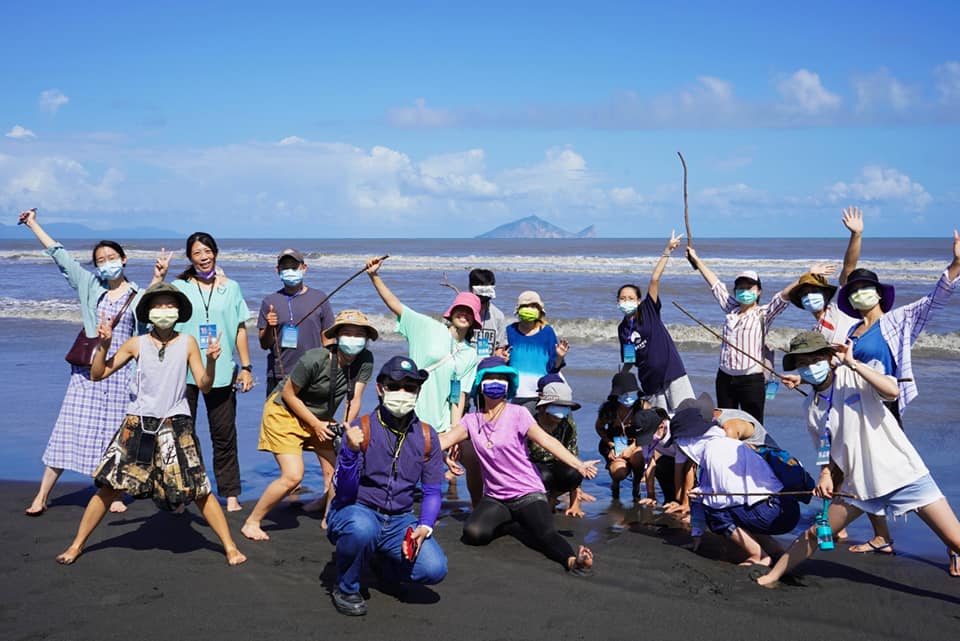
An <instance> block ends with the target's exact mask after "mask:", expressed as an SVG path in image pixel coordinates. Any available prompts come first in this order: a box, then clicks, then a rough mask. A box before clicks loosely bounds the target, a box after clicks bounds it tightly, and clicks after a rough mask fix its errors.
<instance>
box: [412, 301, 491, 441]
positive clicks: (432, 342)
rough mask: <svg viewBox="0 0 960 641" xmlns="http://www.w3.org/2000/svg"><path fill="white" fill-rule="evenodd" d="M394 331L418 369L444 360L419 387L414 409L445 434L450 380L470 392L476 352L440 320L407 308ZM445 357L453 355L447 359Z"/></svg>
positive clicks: (448, 421) (447, 421)
mask: <svg viewBox="0 0 960 641" xmlns="http://www.w3.org/2000/svg"><path fill="white" fill-rule="evenodd" d="M397 332H398V333H399V334H400V335H401V336H403V337H404V338H406V339H407V343H408V346H409V351H410V353H409V356H410V358H411V359H412V360H413V362H414V363H416V364H417V367H419V368H420V369H427V370H429V369H430V367H431V366H433V365H434V364H435V363H437V362H439V361H441V360H443V359H444V358H446V360H445V361H444V362H443V363H441V364H440V365H439V366H438V367H437V368H436V369H433V370H430V377H429V378H428V379H427V380H426V381H425V382H424V383H423V386H422V387H421V388H420V397H419V398H418V399H417V406H416V412H417V416H418V417H419V418H420V420H421V421H424V422H426V423H429V424H430V425H431V426H432V427H433V429H435V430H436V431H437V432H446V431H447V430H449V429H450V386H451V381H459V382H460V391H461V392H464V393H466V394H469V393H470V390H471V389H472V388H473V381H474V379H475V378H476V376H477V360H478V359H477V350H476V349H474V348H473V347H471V346H470V343H468V342H466V341H460V342H458V341H457V340H456V339H455V338H454V337H453V336H451V335H450V329H449V328H448V327H447V326H446V325H444V324H443V323H441V322H440V321H438V320H435V319H433V318H430V317H429V316H426V315H424V314H420V313H418V312H415V311H413V310H412V309H410V308H409V307H407V306H406V305H404V306H403V313H402V314H401V315H400V318H398V319H397ZM448 354H453V356H452V357H450V358H447V355H448Z"/></svg>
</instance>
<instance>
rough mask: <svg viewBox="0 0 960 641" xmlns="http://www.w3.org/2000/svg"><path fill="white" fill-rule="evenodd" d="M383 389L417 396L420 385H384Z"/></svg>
mask: <svg viewBox="0 0 960 641" xmlns="http://www.w3.org/2000/svg"><path fill="white" fill-rule="evenodd" d="M383 389H385V390H387V391H388V392H399V391H400V390H403V391H404V392H409V393H411V394H416V393H418V392H419V391H420V384H419V383H384V384H383Z"/></svg>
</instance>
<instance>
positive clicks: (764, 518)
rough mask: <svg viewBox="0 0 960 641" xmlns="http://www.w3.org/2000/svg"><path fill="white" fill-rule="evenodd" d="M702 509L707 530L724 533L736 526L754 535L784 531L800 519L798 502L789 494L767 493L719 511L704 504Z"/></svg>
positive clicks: (727, 534) (794, 525)
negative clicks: (747, 503) (751, 503)
mask: <svg viewBox="0 0 960 641" xmlns="http://www.w3.org/2000/svg"><path fill="white" fill-rule="evenodd" d="M703 511H704V515H705V516H706V522H707V527H708V528H710V531H711V532H713V533H714V534H724V535H726V536H730V535H731V534H733V531H734V530H736V529H737V528H738V527H739V528H743V529H744V530H746V531H747V532H752V533H754V534H786V533H787V532H789V531H791V530H792V529H793V528H795V527H796V526H797V522H798V521H799V520H800V504H799V503H798V502H797V499H796V498H794V497H792V496H771V497H770V498H769V499H766V500H763V501H758V502H756V503H754V504H753V505H737V506H735V507H728V508H724V509H722V510H718V509H716V508H711V507H709V506H704V510H703Z"/></svg>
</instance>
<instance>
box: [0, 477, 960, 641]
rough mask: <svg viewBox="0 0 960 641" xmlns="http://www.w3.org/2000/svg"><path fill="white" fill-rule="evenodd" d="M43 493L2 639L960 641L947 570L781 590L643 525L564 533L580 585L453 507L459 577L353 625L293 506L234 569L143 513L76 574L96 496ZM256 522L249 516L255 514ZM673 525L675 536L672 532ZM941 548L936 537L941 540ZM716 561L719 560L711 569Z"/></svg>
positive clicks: (810, 581)
mask: <svg viewBox="0 0 960 641" xmlns="http://www.w3.org/2000/svg"><path fill="white" fill-rule="evenodd" d="M35 489H36V488H35V486H34V484H33V483H22V482H14V481H8V482H0V506H2V507H0V509H2V515H3V524H2V526H0V531H2V536H3V541H4V544H5V547H4V552H3V554H2V555H0V576H2V585H0V638H2V639H4V640H6V641H14V640H27V639H55V640H60V639H63V640H66V639H71V640H73V639H78V640H83V639H90V640H94V639H96V640H107V639H123V640H125V641H126V640H129V639H161V638H163V639H202V640H204V641H219V640H230V641H235V640H243V639H284V640H295V639H321V638H324V639H364V640H374V639H418V640H423V639H445V638H463V639H512V640H513V639H549V640H551V641H555V640H558V639H636V638H648V639H757V640H764V641H766V640H768V639H777V640H778V641H779V640H785V639H813V638H818V639H820V638H827V637H832V638H836V639H844V640H846V639H898V640H903V639H948V638H954V637H955V636H956V632H957V630H958V629H960V580H958V579H951V578H950V577H949V576H948V575H947V573H946V572H945V568H946V555H945V554H944V562H943V564H942V565H933V564H931V563H929V562H927V561H924V560H921V559H916V558H908V557H903V556H898V557H879V556H875V555H854V554H851V553H849V552H847V551H846V550H845V548H844V549H840V548H838V550H837V551H835V552H832V553H820V554H818V556H816V557H815V558H814V559H813V560H811V561H809V562H807V563H806V564H804V565H802V566H801V567H800V569H799V570H800V572H801V573H802V576H800V577H799V578H798V579H797V581H796V584H795V585H782V586H781V587H779V588H778V589H775V590H764V589H762V588H759V587H758V586H756V585H755V584H753V583H752V582H751V581H750V580H749V579H748V577H747V570H746V569H745V568H738V567H736V566H733V565H731V564H729V563H726V562H722V561H719V560H716V559H715V557H717V556H718V555H719V553H720V549H721V546H722V541H721V540H720V539H717V538H715V537H710V538H708V539H707V540H706V543H705V547H704V550H703V552H704V555H697V554H693V553H692V552H691V551H689V550H688V549H685V548H684V547H683V546H684V544H687V543H689V537H688V536H687V535H686V534H685V533H684V532H682V531H680V530H677V529H673V528H669V527H664V526H663V525H660V526H658V525H656V521H653V522H652V517H651V515H650V514H648V513H638V512H637V511H636V510H626V511H625V512H624V513H623V515H622V516H621V515H615V514H612V513H611V514H605V515H603V516H600V517H597V518H594V519H589V520H577V519H569V518H566V517H557V524H558V528H559V529H560V530H561V532H562V533H563V534H564V535H566V536H569V538H570V540H571V543H572V544H574V545H576V544H578V543H581V542H587V544H588V545H590V546H591V547H592V548H593V550H594V553H595V554H596V566H595V572H594V575H593V576H591V577H587V578H575V577H571V576H567V575H566V574H565V573H564V572H563V570H562V569H560V567H559V566H557V565H555V564H553V563H551V562H550V561H548V560H546V559H545V558H544V557H542V556H541V555H540V554H538V553H536V552H534V551H532V550H529V549H527V548H525V547H524V546H523V545H522V544H520V543H519V542H517V541H515V540H513V539H509V538H502V539H498V540H497V541H495V542H494V543H492V544H491V545H489V546H487V547H485V548H472V547H467V546H465V545H463V544H461V543H460V541H459V536H460V530H461V522H462V520H463V518H464V516H465V515H464V514H463V512H462V511H461V510H460V509H459V505H460V504H458V503H456V502H450V501H448V502H446V503H445V505H444V516H443V518H442V519H441V521H440V523H439V525H438V527H437V529H436V534H435V536H436V537H437V538H438V540H439V541H440V543H441V545H442V547H443V549H444V551H445V552H446V554H447V557H448V561H449V574H448V576H447V579H446V580H445V581H444V582H443V583H441V584H440V585H438V586H434V587H432V588H425V587H411V588H408V589H405V590H404V591H402V592H401V593H397V594H395V593H394V592H393V591H392V590H387V591H383V590H381V589H380V587H379V584H378V582H377V579H376V577H375V576H373V575H369V576H368V577H367V578H368V581H367V585H369V589H368V593H369V599H368V606H369V614H368V615H367V616H366V617H361V618H350V617H345V616H342V615H340V614H338V613H337V612H336V611H335V610H334V608H333V605H332V604H331V602H330V597H329V589H330V588H331V587H332V585H333V581H334V579H335V572H334V569H333V565H332V563H331V558H332V557H331V555H332V551H333V547H332V546H331V544H330V543H329V542H328V541H327V539H326V537H325V535H324V534H323V532H322V531H321V529H320V521H319V517H317V516H315V515H313V514H307V513H305V512H303V511H302V509H300V507H299V506H298V505H297V504H291V503H284V504H282V505H281V506H280V507H278V508H277V510H275V511H274V512H273V513H272V514H271V517H270V518H268V519H267V520H265V521H264V526H265V530H266V531H267V532H268V533H269V534H270V536H271V537H272V540H271V541H269V542H265V543H254V542H251V541H247V540H246V539H243V538H242V536H241V535H240V525H241V524H242V522H243V518H244V516H243V514H244V513H243V512H241V513H239V514H230V515H228V520H229V522H230V526H231V530H232V532H233V534H234V536H236V537H238V539H237V540H238V543H239V545H240V547H241V550H242V551H243V552H244V553H245V554H246V555H247V557H248V559H249V560H248V562H247V563H246V564H244V565H242V566H239V567H236V568H230V567H228V566H227V565H226V563H225V561H224V556H223V552H222V549H221V548H220V546H219V543H218V542H217V540H216V537H215V536H214V535H213V533H212V532H211V531H210V529H209V528H208V527H207V526H206V524H205V523H204V522H203V520H202V519H201V518H200V516H199V512H198V510H197V508H196V507H195V506H191V507H190V508H189V509H188V511H187V513H186V514H183V515H174V514H168V513H161V512H158V511H157V510H156V508H155V507H154V505H153V503H152V502H150V501H138V502H135V503H134V504H132V505H131V506H130V509H129V510H128V511H127V512H126V513H124V514H119V515H113V514H108V515H107V517H106V518H105V519H104V521H103V523H102V524H101V525H100V527H99V528H98V529H97V530H96V531H95V532H94V534H93V536H92V537H91V539H90V542H89V545H88V547H87V549H86V551H85V553H84V554H83V555H82V556H81V557H80V558H79V559H78V560H77V562H76V564H74V565H73V566H69V567H66V566H60V565H58V564H57V563H56V562H54V556H56V555H57V554H58V553H60V552H61V551H63V550H64V548H66V546H67V545H68V544H69V543H70V541H71V539H72V537H73V535H74V532H75V530H76V526H77V524H78V522H79V519H80V515H81V513H82V510H83V506H84V505H85V504H86V501H87V500H88V499H89V497H90V495H91V493H92V490H91V489H90V488H89V487H86V486H83V485H79V484H64V485H62V486H58V487H57V488H56V489H55V490H54V496H53V500H52V502H51V506H50V509H49V510H48V511H47V512H46V513H45V514H44V515H43V516H42V517H39V518H27V517H25V516H23V515H22V510H23V508H24V507H25V506H26V505H27V504H28V503H29V500H30V499H31V498H32V496H33V493H34V492H35ZM250 507H252V504H251V503H248V504H247V506H246V509H247V510H249V509H250ZM659 521H660V522H662V523H663V524H669V522H668V521H663V520H662V519H660V520H659ZM931 536H932V535H931ZM711 557H713V558H711Z"/></svg>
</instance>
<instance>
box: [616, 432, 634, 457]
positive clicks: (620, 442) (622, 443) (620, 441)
mask: <svg viewBox="0 0 960 641" xmlns="http://www.w3.org/2000/svg"><path fill="white" fill-rule="evenodd" d="M629 445H630V443H629V442H628V441H627V437H626V436H614V437H613V453H614V454H616V455H617V456H620V455H621V454H623V452H624V450H626V449H627V447H628V446H629Z"/></svg>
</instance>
